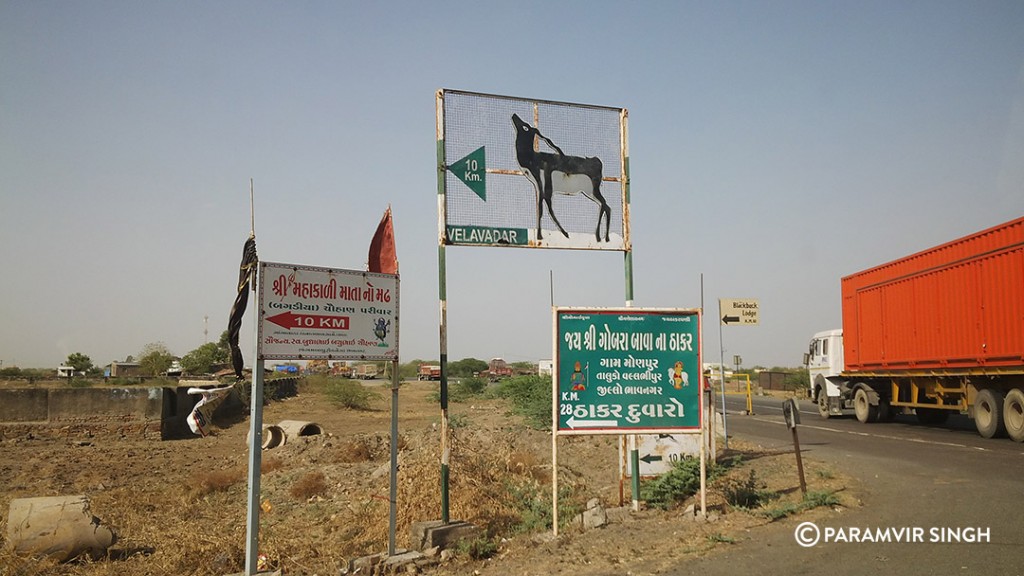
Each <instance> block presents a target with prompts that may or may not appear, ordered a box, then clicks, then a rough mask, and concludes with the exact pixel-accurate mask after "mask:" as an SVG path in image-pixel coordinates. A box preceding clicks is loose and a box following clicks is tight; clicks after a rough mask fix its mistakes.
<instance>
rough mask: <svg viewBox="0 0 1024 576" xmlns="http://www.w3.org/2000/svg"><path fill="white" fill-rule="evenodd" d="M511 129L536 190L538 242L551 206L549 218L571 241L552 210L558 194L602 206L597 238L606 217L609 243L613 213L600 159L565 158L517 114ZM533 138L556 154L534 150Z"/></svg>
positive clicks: (524, 168)
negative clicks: (577, 196)
mask: <svg viewBox="0 0 1024 576" xmlns="http://www.w3.org/2000/svg"><path fill="white" fill-rule="evenodd" d="M512 125H513V126H515V128H516V160H517V161H518V162H519V165H520V166H521V167H522V168H523V170H524V172H525V174H526V177H527V178H528V179H529V180H530V182H531V183H533V187H534V188H535V189H536V190H537V239H538V240H540V239H542V238H543V236H542V234H541V230H540V220H541V216H543V214H544V204H547V205H548V214H550V215H551V220H553V221H554V223H555V226H558V229H559V230H560V231H561V232H562V234H564V235H565V237H566V238H568V237H569V233H568V232H566V231H565V228H562V225H561V224H560V223H559V222H558V218H557V217H556V216H555V212H554V210H552V209H551V195H552V194H553V193H555V192H558V193H559V194H567V195H574V194H583V195H584V196H586V197H587V198H590V199H591V200H593V201H594V202H595V203H597V204H599V205H600V206H601V208H600V210H599V211H598V213H597V229H596V230H595V231H594V235H595V236H596V237H597V241H598V242H600V241H601V218H602V217H604V221H605V225H604V241H605V242H607V241H608V228H609V227H610V226H611V219H612V209H611V208H609V207H608V202H606V201H605V199H604V196H602V195H601V170H602V165H601V159H600V158H597V157H594V158H581V157H579V156H566V155H565V154H564V153H563V152H562V149H561V148H559V147H558V146H556V145H555V143H554V142H552V141H551V140H548V139H547V137H545V136H544V135H543V134H541V133H540V130H538V129H536V128H534V127H533V126H530V125H529V124H527V123H526V122H523V120H522V118H520V117H519V115H517V114H513V115H512ZM534 137H537V138H540V139H541V140H543V141H544V142H545V143H546V144H547V145H548V146H550V147H551V148H552V149H553V150H554V151H555V152H556V153H554V154H553V153H551V152H538V151H536V150H534Z"/></svg>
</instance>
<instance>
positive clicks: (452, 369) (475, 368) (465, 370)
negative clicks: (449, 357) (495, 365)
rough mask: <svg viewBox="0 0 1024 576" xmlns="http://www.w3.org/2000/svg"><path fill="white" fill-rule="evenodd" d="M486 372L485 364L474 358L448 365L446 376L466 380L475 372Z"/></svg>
mask: <svg viewBox="0 0 1024 576" xmlns="http://www.w3.org/2000/svg"><path fill="white" fill-rule="evenodd" d="M484 370H487V362H484V361H483V360H477V359H476V358H463V359H462V360H458V361H455V362H449V363H448V374H449V375H450V376H455V377H456V378H468V377H469V376H472V375H473V374H475V373H477V372H483V371H484Z"/></svg>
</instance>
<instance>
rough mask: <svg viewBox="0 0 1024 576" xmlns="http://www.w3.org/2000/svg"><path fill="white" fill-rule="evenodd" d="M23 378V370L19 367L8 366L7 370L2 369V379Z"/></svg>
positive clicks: (0, 371) (0, 373)
mask: <svg viewBox="0 0 1024 576" xmlns="http://www.w3.org/2000/svg"><path fill="white" fill-rule="evenodd" d="M18 376H21V368H18V367H17V366H8V367H7V368H0V377H3V378H17V377H18Z"/></svg>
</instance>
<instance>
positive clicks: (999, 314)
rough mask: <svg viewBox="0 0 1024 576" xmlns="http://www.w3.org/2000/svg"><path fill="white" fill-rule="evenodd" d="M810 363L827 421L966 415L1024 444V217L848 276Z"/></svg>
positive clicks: (933, 420)
mask: <svg viewBox="0 0 1024 576" xmlns="http://www.w3.org/2000/svg"><path fill="white" fill-rule="evenodd" d="M841 292H842V319H843V328H842V329H841V330H839V329H837V330H828V331H824V332H819V333H817V334H815V335H814V337H813V338H812V339H811V342H810V346H809V349H808V351H807V354H806V355H805V362H804V363H805V364H806V365H807V369H808V372H809V374H810V394H811V398H812V399H814V401H815V402H816V403H817V404H818V412H819V413H820V414H821V415H822V417H825V418H828V417H829V416H832V415H838V414H842V411H843V410H844V409H853V411H854V413H855V414H856V416H857V419H858V420H860V421H861V422H873V421H877V420H887V419H889V418H891V417H892V416H893V415H894V414H896V413H899V412H902V413H911V412H913V413H915V414H916V415H917V418H918V420H919V421H921V422H922V423H925V424H941V423H943V422H944V421H945V420H946V419H947V418H948V417H949V415H950V414H952V413H960V414H966V415H968V416H969V417H971V418H972V419H973V420H974V423H975V426H976V427H977V429H978V433H979V434H981V435H982V436H983V437H985V438H992V437H994V436H998V435H1002V434H1003V433H1006V434H1008V435H1009V436H1010V438H1012V439H1013V440H1015V441H1017V442H1024V218H1018V219H1016V220H1012V221H1010V222H1006V223H1004V224H1000V225H998V226H994V227H992V228H989V229H987V230H983V231H981V232H977V233H975V234H971V235H968V236H965V237H963V238H959V239H957V240H953V241H952V242H948V243H946V244H942V245H940V246H936V247H933V248H929V249H927V250H924V251H922V252H918V253H916V254H912V255H910V256H907V257H905V258H901V259H899V260H894V261H892V262H889V263H886V264H882V265H880V266H876V267H874V268H870V269H868V270H864V271H861V272H857V273H855V274H851V275H849V276H846V277H845V278H843V279H842V281H841Z"/></svg>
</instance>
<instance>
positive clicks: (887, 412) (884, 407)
mask: <svg viewBox="0 0 1024 576" xmlns="http://www.w3.org/2000/svg"><path fill="white" fill-rule="evenodd" d="M895 417H896V411H895V410H893V407H892V404H890V403H889V399H888V398H879V399H878V421H879V422H892V421H893V419H894V418H895Z"/></svg>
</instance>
